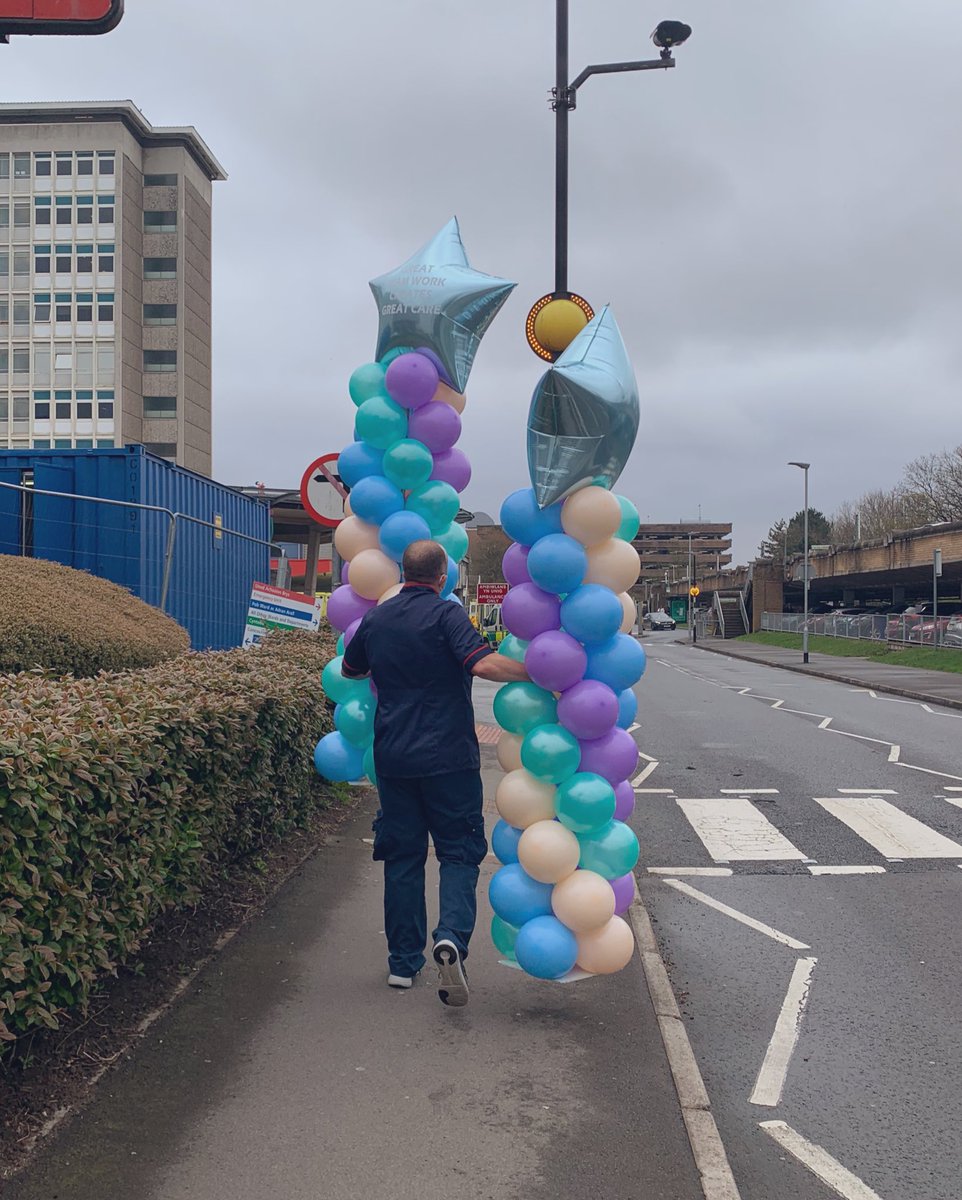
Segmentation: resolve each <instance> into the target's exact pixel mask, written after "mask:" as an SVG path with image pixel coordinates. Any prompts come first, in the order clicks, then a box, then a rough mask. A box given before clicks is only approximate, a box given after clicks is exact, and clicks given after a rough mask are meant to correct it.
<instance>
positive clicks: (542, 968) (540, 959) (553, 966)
mask: <svg viewBox="0 0 962 1200" xmlns="http://www.w3.org/2000/svg"><path fill="white" fill-rule="evenodd" d="M514 954H515V957H516V958H517V960H518V965H519V966H520V967H521V969H522V970H524V971H527V973H528V974H529V975H533V976H534V977H535V979H560V978H561V977H562V975H567V974H568V972H569V971H570V970H571V968H572V967H573V966H574V965H575V963H576V962H577V960H578V939H577V938H576V937H575V935H574V934H573V933H572V932H571V930H570V929H569V928H568V927H567V926H566V925H562V924H561V922H560V921H559V920H558V918H557V917H554V916H551V917H534V918H532V920H530V921H527V922H525V924H524V925H522V926H521V928H520V929H519V930H518V936H517V938H516V939H515V943H514Z"/></svg>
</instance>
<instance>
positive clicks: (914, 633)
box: [761, 612, 962, 650]
mask: <svg viewBox="0 0 962 1200" xmlns="http://www.w3.org/2000/svg"><path fill="white" fill-rule="evenodd" d="M761 627H762V629H763V630H765V631H767V632H770V633H801V632H802V630H803V629H804V628H805V617H804V614H802V613H770V612H766V613H762V626H761ZM808 632H809V633H810V634H817V635H820V636H822V637H836V638H850V639H853V640H857V641H873V642H888V643H890V644H893V645H899V646H932V647H935V648H937V649H939V650H942V649H948V650H962V615H956V616H951V615H950V616H940V617H938V619H936V618H935V617H933V616H931V615H930V616H926V615H925V614H920V613H824V614H823V613H816V614H814V615H811V616H809V618H808Z"/></svg>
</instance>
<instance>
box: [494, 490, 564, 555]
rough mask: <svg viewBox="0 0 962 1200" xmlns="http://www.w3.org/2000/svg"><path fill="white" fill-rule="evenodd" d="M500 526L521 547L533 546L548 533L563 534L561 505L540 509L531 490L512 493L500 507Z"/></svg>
mask: <svg viewBox="0 0 962 1200" xmlns="http://www.w3.org/2000/svg"><path fill="white" fill-rule="evenodd" d="M501 525H502V527H503V528H504V532H505V533H506V534H507V535H508V537H510V538H512V539H513V540H514V541H516V542H520V544H521V545H522V546H533V545H534V544H535V542H536V541H538V539H539V538H543V537H547V536H548V534H549V533H563V532H564V530H563V529H562V528H561V505H560V504H552V505H551V507H550V508H545V509H541V508H539V507H538V502H537V500H535V498H534V490H533V489H532V488H520V489H519V490H518V491H516V492H512V493H511V495H510V496H508V497H507V499H506V500H505V501H504V503H503V504H502V505H501Z"/></svg>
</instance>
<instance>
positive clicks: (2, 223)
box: [0, 201, 10, 229]
mask: <svg viewBox="0 0 962 1200" xmlns="http://www.w3.org/2000/svg"><path fill="white" fill-rule="evenodd" d="M9 228H10V205H9V204H8V203H7V202H6V201H4V202H3V204H0V229H9Z"/></svg>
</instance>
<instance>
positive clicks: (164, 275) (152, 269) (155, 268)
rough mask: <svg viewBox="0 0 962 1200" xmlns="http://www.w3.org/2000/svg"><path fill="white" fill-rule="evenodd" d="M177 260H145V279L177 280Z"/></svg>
mask: <svg viewBox="0 0 962 1200" xmlns="http://www.w3.org/2000/svg"><path fill="white" fill-rule="evenodd" d="M176 278H177V259H176V258H145V259H144V279H176Z"/></svg>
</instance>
